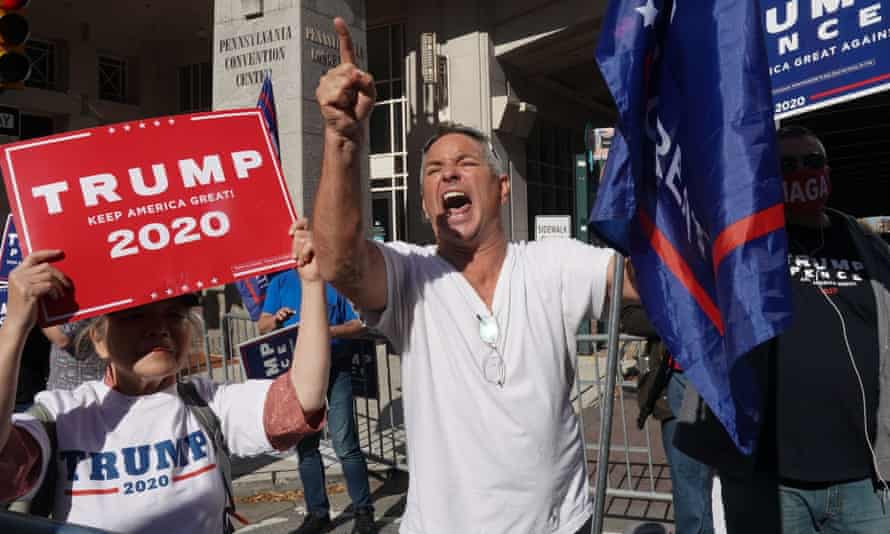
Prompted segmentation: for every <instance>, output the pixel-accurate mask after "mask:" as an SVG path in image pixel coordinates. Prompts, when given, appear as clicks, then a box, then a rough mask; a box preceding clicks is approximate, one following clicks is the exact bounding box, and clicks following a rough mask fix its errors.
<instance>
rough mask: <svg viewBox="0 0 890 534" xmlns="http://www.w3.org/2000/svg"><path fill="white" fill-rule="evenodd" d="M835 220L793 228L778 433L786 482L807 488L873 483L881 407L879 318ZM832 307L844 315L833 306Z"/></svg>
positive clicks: (780, 350)
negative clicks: (872, 446)
mask: <svg viewBox="0 0 890 534" xmlns="http://www.w3.org/2000/svg"><path fill="white" fill-rule="evenodd" d="M845 224H846V223H845V222H844V221H842V220H840V219H835V218H832V224H831V225H830V226H829V227H826V228H825V229H824V234H823V233H822V230H820V229H818V228H805V227H799V226H795V225H789V226H788V250H789V261H788V266H789V269H790V272H791V287H792V298H793V306H794V315H793V319H792V325H791V328H790V329H789V330H787V331H786V332H785V333H783V334H782V335H781V336H779V338H778V357H777V361H776V367H777V378H778V380H777V383H776V401H777V402H776V410H777V411H776V432H777V439H778V461H779V473H780V476H782V477H783V478H787V479H793V480H799V481H806V482H833V481H843V480H856V479H862V478H867V477H870V476H871V475H872V464H871V456H870V452H869V449H868V445H867V444H866V437H865V424H864V420H863V417H864V414H863V406H862V392H861V390H860V387H859V380H858V379H857V377H856V372H855V371H854V370H853V365H852V363H851V362H850V356H849V354H848V351H847V348H846V343H845V340H844V332H843V327H842V323H841V320H840V318H839V317H838V312H840V314H841V315H842V316H843V318H844V323H845V325H846V338H847V340H849V343H850V350H851V351H852V353H853V359H854V360H855V362H856V367H857V368H858V370H859V375H860V376H861V377H862V385H863V386H864V388H865V404H866V408H867V410H866V412H867V416H868V432H869V437H870V439H871V441H872V443H874V438H875V417H876V414H877V406H878V367H879V363H878V360H879V356H878V334H877V310H876V305H875V298H874V293H873V292H872V289H871V284H870V281H869V275H868V272H867V271H866V269H865V266H864V265H863V263H862V258H860V257H859V255H858V253H857V251H856V248H855V247H854V245H853V243H852V240H851V238H850V235H849V232H848V231H847V229H846V226H845ZM826 297H828V298H829V299H831V303H833V304H834V305H835V306H836V307H837V311H836V310H835V309H834V308H833V307H832V306H831V304H830V303H829V302H828V301H827V300H826Z"/></svg>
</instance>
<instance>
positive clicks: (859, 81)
mask: <svg viewBox="0 0 890 534" xmlns="http://www.w3.org/2000/svg"><path fill="white" fill-rule="evenodd" d="M760 7H761V9H763V17H764V18H763V25H764V29H765V32H764V33H765V40H766V51H767V55H768V57H769V71H770V79H771V81H772V87H773V104H774V106H775V114H776V118H785V117H791V116H793V115H797V114H800V113H803V112H805V111H811V110H813V109H818V108H821V107H825V106H828V105H831V104H836V103H839V102H843V101H846V100H851V99H854V98H857V97H861V96H865V95H868V94H872V93H875V92H878V91H884V90H886V89H887V88H890V1H888V0H869V1H859V2H857V1H855V0H763V1H762V2H760Z"/></svg>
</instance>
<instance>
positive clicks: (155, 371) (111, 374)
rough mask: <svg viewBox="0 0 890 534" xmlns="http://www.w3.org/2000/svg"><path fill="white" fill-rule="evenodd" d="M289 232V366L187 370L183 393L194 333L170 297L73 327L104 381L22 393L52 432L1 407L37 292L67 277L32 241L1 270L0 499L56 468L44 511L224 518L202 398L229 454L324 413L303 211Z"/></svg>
mask: <svg viewBox="0 0 890 534" xmlns="http://www.w3.org/2000/svg"><path fill="white" fill-rule="evenodd" d="M291 233H292V235H293V252H294V257H295V259H296V260H297V264H298V271H299V274H300V277H301V279H302V284H303V288H304V289H303V291H304V294H303V301H302V307H301V315H302V318H303V321H302V324H301V329H300V336H299V338H298V339H297V344H296V348H295V350H294V358H293V364H292V367H291V371H290V372H289V373H287V374H285V375H282V376H280V377H279V378H278V379H276V380H274V381H271V380H255V381H247V382H245V383H242V384H232V385H218V384H214V383H212V382H210V381H209V380H206V379H202V380H195V381H194V382H192V383H190V385H191V386H194V387H193V388H192V389H191V392H192V393H191V394H186V391H187V388H185V387H183V384H177V381H176V373H177V372H178V371H179V369H180V368H181V367H182V365H183V364H184V363H185V361H186V359H187V353H188V348H189V347H190V340H191V336H192V335H193V333H194V332H195V328H194V326H195V324H196V319H195V318H194V317H193V311H192V306H194V305H195V304H196V303H197V302H196V300H197V299H195V297H194V296H186V295H182V296H179V297H176V298H173V299H169V300H164V301H159V302H155V303H151V304H147V305H144V306H139V307H136V308H131V309H127V310H123V311H119V312H115V313H112V314H110V315H107V316H104V317H101V318H99V319H96V320H94V322H93V323H92V324H91V325H90V327H89V328H88V330H87V332H86V335H88V336H89V339H90V340H91V341H92V343H93V344H94V346H95V348H96V352H97V353H98V354H99V355H100V357H102V358H103V359H105V360H106V361H107V362H108V371H107V372H106V375H105V379H104V381H92V382H87V383H85V384H83V385H81V386H80V387H78V388H77V389H75V390H73V391H44V392H42V393H39V394H38V395H37V396H36V398H35V401H36V403H37V404H38V405H40V406H42V407H43V408H44V410H45V413H48V414H49V415H50V416H51V420H54V421H55V439H53V438H52V437H51V432H49V431H48V429H50V428H51V426H50V425H46V424H45V423H41V421H40V420H38V419H37V418H36V417H35V416H34V415H32V414H31V413H29V414H17V415H15V416H13V415H12V411H13V405H14V402H15V398H14V395H15V390H16V377H17V371H18V367H19V363H20V359H21V355H22V346H23V344H24V340H25V338H26V337H27V334H28V332H29V331H30V330H31V329H32V328H33V327H34V325H35V322H36V318H37V305H38V302H39V301H40V299H41V298H44V297H46V298H57V297H59V296H60V295H61V294H62V293H63V292H64V291H66V290H67V289H68V288H69V287H70V283H69V281H68V280H67V278H66V277H65V275H64V274H62V273H61V272H59V271H58V270H56V269H55V268H54V267H52V265H50V263H49V262H52V261H54V260H58V259H59V258H60V257H61V256H62V253H61V251H54V250H44V251H36V252H34V253H33V254H31V255H30V256H29V257H28V258H27V259H25V261H24V262H23V263H22V265H21V266H19V267H18V268H17V269H15V271H13V273H12V275H11V276H10V285H9V311H8V315H7V318H6V321H5V323H4V324H3V327H2V328H0V500H4V501H8V500H11V499H18V498H22V497H25V498H26V499H27V498H31V497H32V496H33V495H34V494H36V492H37V489H38V488H39V487H41V484H42V483H43V482H44V480H45V479H47V477H49V480H52V478H53V477H55V484H54V487H53V488H52V489H53V492H54V496H55V497H54V500H53V506H52V515H53V518H54V519H57V520H62V521H67V522H71V523H76V524H82V525H88V526H92V527H97V528H101V529H107V530H111V531H115V532H212V533H217V532H224V531H225V529H226V528H229V525H228V518H227V517H226V514H225V511H226V510H227V509H228V507H227V486H226V484H225V482H224V480H223V477H222V476H220V467H221V466H222V465H223V463H222V462H225V461H226V457H227V455H225V454H222V455H221V454H217V450H216V447H215V445H214V444H215V441H214V435H213V434H215V432H214V428H213V426H214V425H212V424H208V423H207V422H206V418H207V416H206V414H207V411H208V410H207V407H209V409H210V410H212V415H211V416H210V417H211V418H212V417H213V416H214V415H215V419H216V420H217V422H218V425H217V427H218V428H217V429H218V430H219V429H221V433H222V439H220V440H218V441H220V442H222V441H223V440H224V442H225V444H226V445H227V447H228V450H229V451H230V452H231V453H232V454H237V455H242V456H243V455H256V454H260V453H265V452H270V451H272V450H273V449H278V450H285V449H288V448H291V447H293V446H294V445H295V444H296V443H297V442H298V441H299V440H300V439H301V438H302V437H303V436H304V435H307V434H311V433H314V432H317V431H318V430H319V429H320V427H321V426H322V424H323V422H324V419H325V393H326V390H327V381H328V371H329V366H330V340H329V334H328V324H327V306H326V303H325V290H324V283H323V282H322V280H321V278H320V276H319V274H318V268H317V266H316V261H315V259H314V253H313V248H312V242H311V239H310V234H309V231H308V230H307V223H306V221H305V220H301V221H298V222H297V224H296V225H295V226H294V227H293V229H292V231H291ZM193 394H196V395H197V396H199V397H200V398H199V399H198V401H197V402H195V401H193V400H192V398H193V396H192V395H193ZM196 406H197V407H196ZM199 407H200V408H199ZM35 415H43V414H35ZM41 419H45V418H43V417H41ZM208 429H209V431H208ZM218 465H219V466H220V467H218Z"/></svg>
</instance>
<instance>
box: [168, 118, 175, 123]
mask: <svg viewBox="0 0 890 534" xmlns="http://www.w3.org/2000/svg"><path fill="white" fill-rule="evenodd" d="M167 123H168V124H176V121H175V120H173V119H167Z"/></svg>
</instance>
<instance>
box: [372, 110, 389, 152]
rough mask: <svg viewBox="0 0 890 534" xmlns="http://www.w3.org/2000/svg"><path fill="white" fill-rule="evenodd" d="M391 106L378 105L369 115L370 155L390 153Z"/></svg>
mask: <svg viewBox="0 0 890 534" xmlns="http://www.w3.org/2000/svg"><path fill="white" fill-rule="evenodd" d="M391 106H392V104H378V105H377V106H376V108H375V109H374V112H373V113H371V127H370V130H371V154H387V153H389V152H392V144H391V143H390V141H391V140H390V128H391V127H392V124H391V123H390V107H391Z"/></svg>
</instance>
